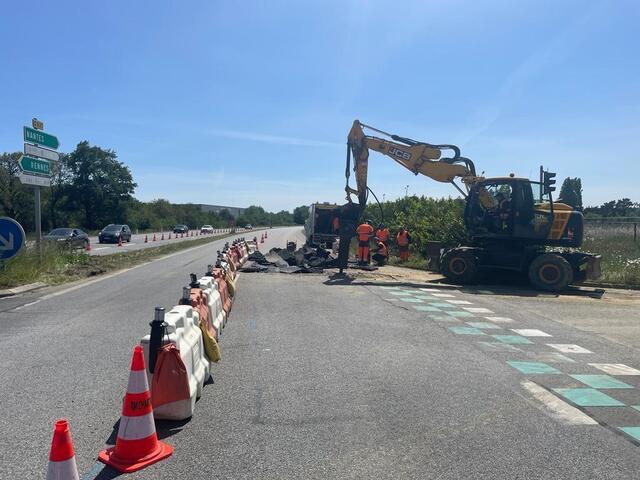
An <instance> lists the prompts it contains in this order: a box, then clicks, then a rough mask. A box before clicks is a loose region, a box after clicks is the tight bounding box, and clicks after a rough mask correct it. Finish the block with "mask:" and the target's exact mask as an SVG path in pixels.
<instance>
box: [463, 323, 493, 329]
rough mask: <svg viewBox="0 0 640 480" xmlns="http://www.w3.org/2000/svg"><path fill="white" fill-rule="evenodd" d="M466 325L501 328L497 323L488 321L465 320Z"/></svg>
mask: <svg viewBox="0 0 640 480" xmlns="http://www.w3.org/2000/svg"><path fill="white" fill-rule="evenodd" d="M467 325H470V326H472V327H475V328H498V329H499V328H501V327H499V326H498V325H495V324H493V323H489V322H467Z"/></svg>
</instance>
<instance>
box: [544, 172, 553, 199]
mask: <svg viewBox="0 0 640 480" xmlns="http://www.w3.org/2000/svg"><path fill="white" fill-rule="evenodd" d="M555 184H556V174H555V173H553V172H543V173H542V185H543V186H544V188H543V193H544V195H548V194H550V193H551V192H554V191H555V190H556V187H555V186H554V185H555Z"/></svg>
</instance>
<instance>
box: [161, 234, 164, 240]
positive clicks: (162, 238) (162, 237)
mask: <svg viewBox="0 0 640 480" xmlns="http://www.w3.org/2000/svg"><path fill="white" fill-rule="evenodd" d="M162 240H164V232H163V233H162V236H161V237H160V241H162Z"/></svg>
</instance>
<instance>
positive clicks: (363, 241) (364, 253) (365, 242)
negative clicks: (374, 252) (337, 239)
mask: <svg viewBox="0 0 640 480" xmlns="http://www.w3.org/2000/svg"><path fill="white" fill-rule="evenodd" d="M356 233H357V234H358V261H359V262H360V263H363V264H368V263H369V241H370V240H371V237H373V227H372V226H371V220H367V221H366V222H365V223H363V224H361V225H360V226H359V227H358V228H356Z"/></svg>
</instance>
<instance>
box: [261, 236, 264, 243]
mask: <svg viewBox="0 0 640 480" xmlns="http://www.w3.org/2000/svg"><path fill="white" fill-rule="evenodd" d="M260 243H264V235H260Z"/></svg>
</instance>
